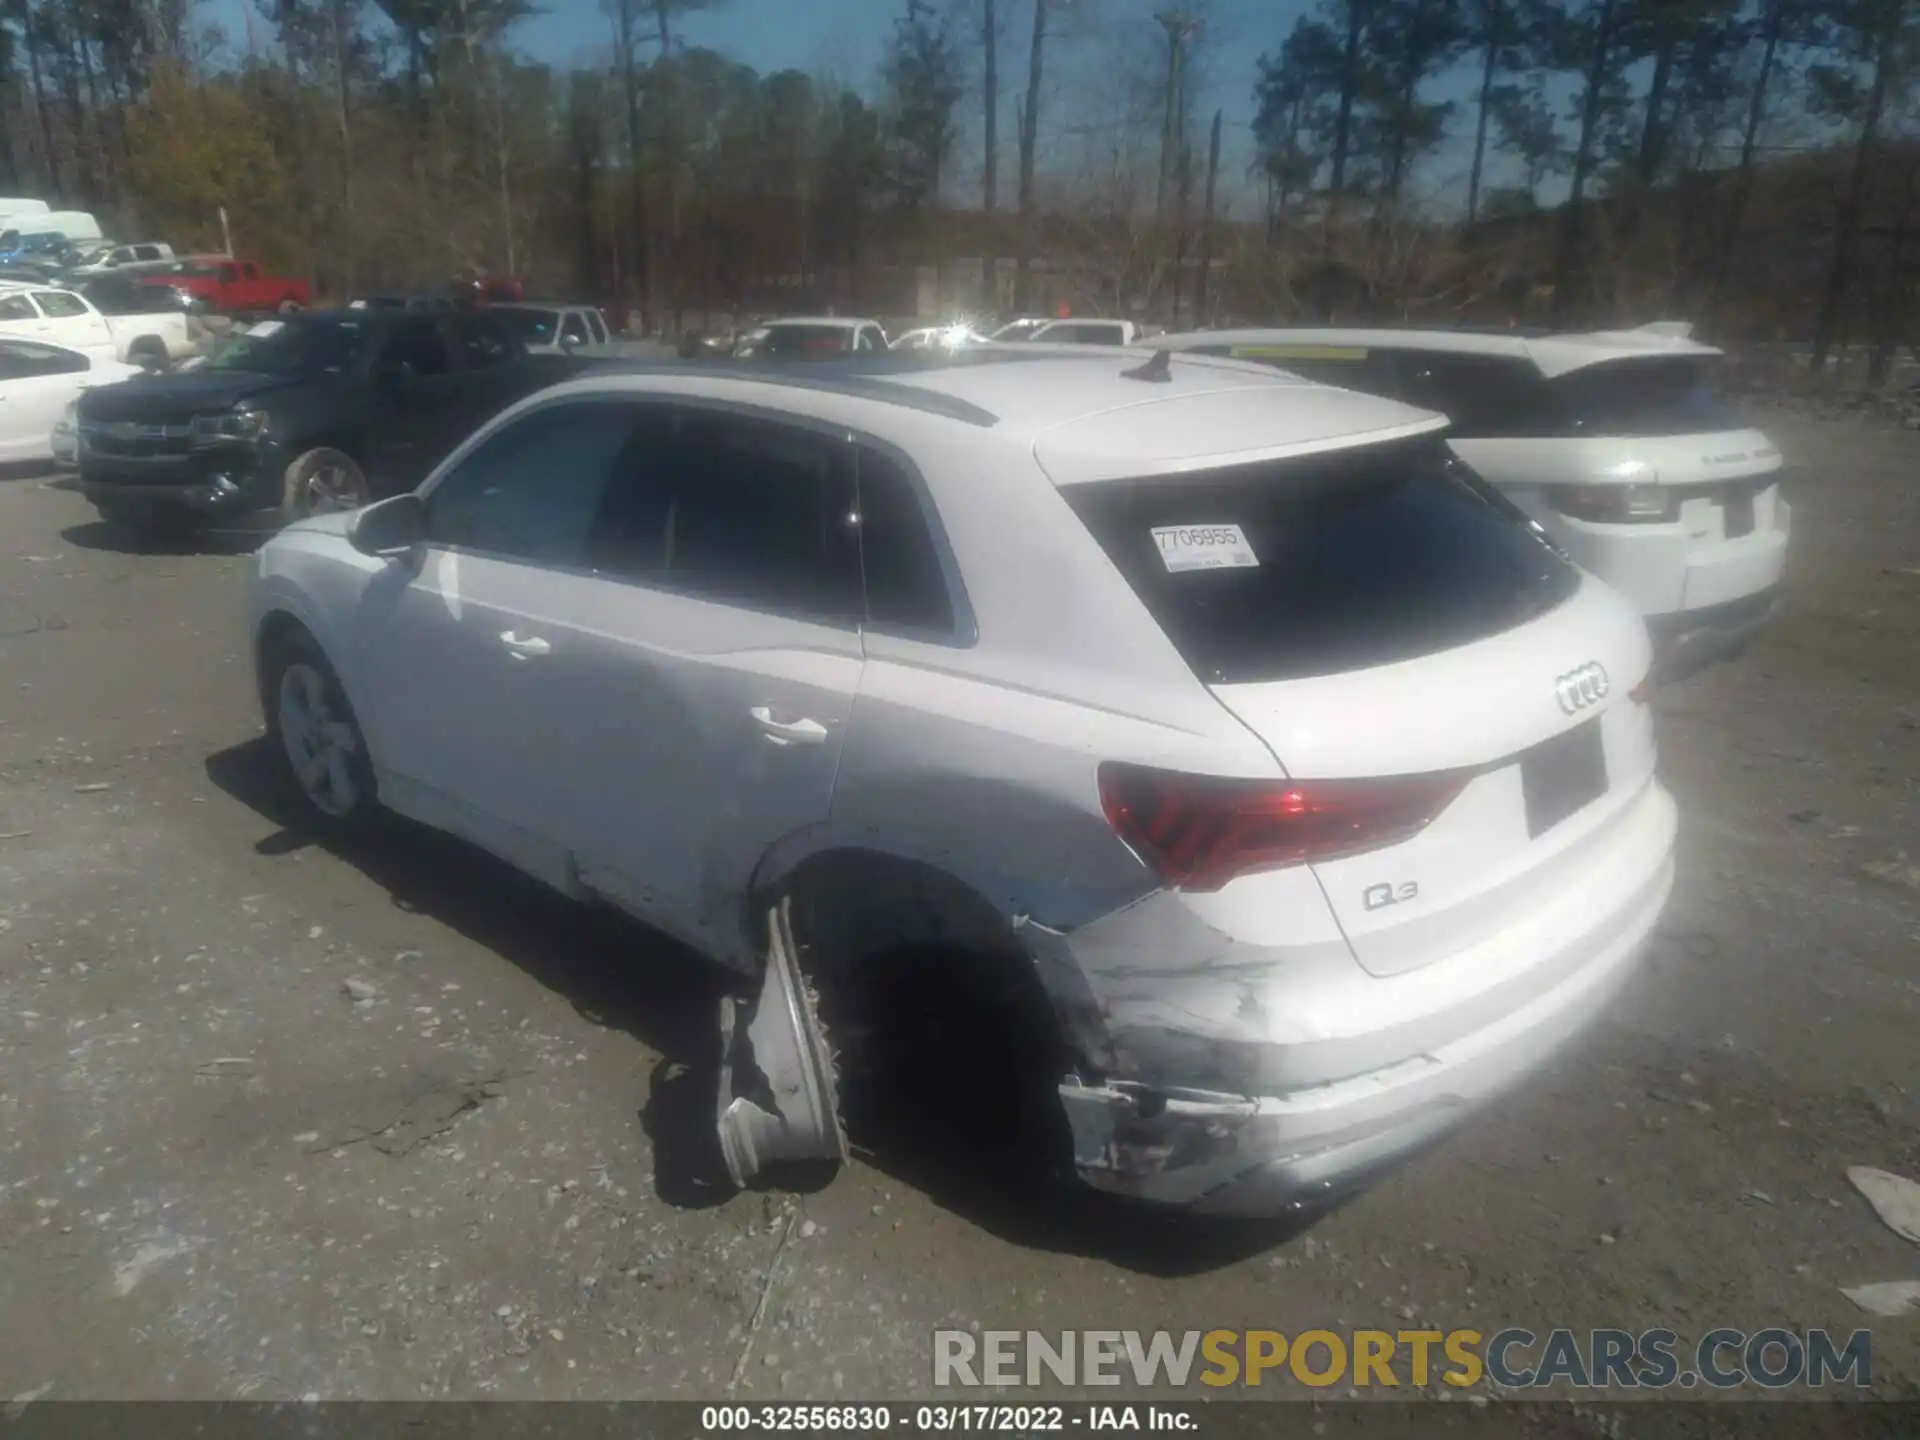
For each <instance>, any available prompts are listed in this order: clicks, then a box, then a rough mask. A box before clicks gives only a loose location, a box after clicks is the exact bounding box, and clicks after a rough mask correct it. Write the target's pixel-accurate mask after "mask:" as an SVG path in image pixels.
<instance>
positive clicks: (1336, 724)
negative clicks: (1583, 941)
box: [1063, 434, 1654, 975]
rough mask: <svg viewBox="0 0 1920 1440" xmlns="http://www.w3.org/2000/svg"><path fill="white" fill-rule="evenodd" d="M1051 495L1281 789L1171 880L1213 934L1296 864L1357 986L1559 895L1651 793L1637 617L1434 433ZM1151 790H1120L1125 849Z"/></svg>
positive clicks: (1265, 918) (1170, 823)
mask: <svg viewBox="0 0 1920 1440" xmlns="http://www.w3.org/2000/svg"><path fill="white" fill-rule="evenodd" d="M1063 493H1064V494H1065V495H1066V497H1067V499H1068V501H1069V503H1070V504H1071V505H1072V506H1073V507H1074V509H1075V510H1076V512H1077V513H1078V514H1079V515H1080V517H1081V519H1082V520H1083V521H1084V522H1085V523H1086V525H1087V526H1088V528H1089V529H1090V530H1091V531H1092V532H1093V534H1094V535H1095V537H1096V538H1097V539H1098V540H1099V542H1100V544H1101V545H1102V547H1103V548H1104V549H1105V550H1106V552H1107V554H1108V556H1109V557H1110V558H1111V559H1112V560H1113V562H1114V564H1115V565H1116V566H1117V567H1118V568H1119V569H1120V571H1121V572H1122V573H1123V574H1124V575H1125V576H1126V578H1127V580H1128V581H1129V583H1130V584H1131V586H1132V588H1133V590H1134V591H1135V593H1136V594H1138V595H1139V597H1140V598H1141V600H1142V601H1143V602H1144V603H1145V605H1146V607H1147V609H1148V610H1149V611H1150V612H1151V613H1152V614H1153V615H1154V617H1155V618H1156V619H1157V620H1158V621H1159V623H1160V625H1161V627H1162V628H1163V629H1164V630H1165V631H1166V633H1167V635H1168V636H1169V638H1171V639H1172V641H1173V642H1174V644H1175V645H1176V646H1177V647H1178V648H1179V649H1180V651H1181V653H1182V654H1183V655H1184V656H1185V658H1186V660H1187V662H1188V663H1189V664H1190V665H1191V666H1192V668H1193V669H1194V671H1195V673H1196V674H1197V675H1198V676H1199V677H1200V678H1201V679H1202V680H1203V681H1204V682H1205V683H1206V684H1207V685H1208V686H1209V687H1210V688H1211V690H1212V691H1213V693H1214V695H1215V696H1217V697H1218V698H1219V700H1220V701H1221V703H1222V704H1224V705H1225V706H1226V707H1227V708H1228V709H1229V710H1230V711H1232V712H1233V714H1235V715H1236V716H1238V717H1239V718H1240V720H1242V721H1243V722H1244V723H1245V724H1246V725H1247V726H1248V727H1249V728H1250V729H1252V730H1253V731H1254V732H1255V733H1256V734H1257V735H1259V736H1260V738H1261V739H1262V740H1263V741H1264V742H1265V743H1266V744H1267V746H1268V748H1269V749H1270V750H1271V751H1272V752H1273V754H1274V756H1275V758H1276V759H1277V760H1278V761H1279V762H1280V764H1281V766H1282V767H1283V768H1284V769H1285V771H1286V774H1287V776H1288V780H1287V782H1286V786H1287V788H1286V790H1285V791H1284V792H1282V793H1274V794H1268V795H1265V796H1261V797H1255V798H1253V799H1251V800H1248V799H1246V798H1244V797H1243V799H1242V800H1241V801H1238V802H1235V803H1237V804H1239V806H1240V808H1239V810H1238V811H1237V812H1236V813H1235V814H1233V815H1231V816H1229V817H1228V818H1227V819H1226V820H1225V821H1224V822H1222V824H1221V826H1220V830H1219V832H1218V834H1217V835H1216V836H1215V837H1214V838H1215V840H1217V841H1218V844H1216V845H1214V846H1213V848H1212V850H1210V851H1209V852H1208V853H1209V854H1211V855H1214V856H1215V859H1217V860H1218V861H1219V863H1215V864H1213V865H1212V868H1211V870H1210V871H1208V870H1207V867H1206V866H1198V867H1190V868H1191V869H1192V870H1193V871H1194V873H1191V874H1190V875H1189V876H1188V877H1187V879H1186V881H1185V882H1184V883H1183V884H1182V888H1183V889H1188V890H1191V891H1194V892H1195V902H1196V903H1198V904H1202V905H1204V906H1205V907H1206V908H1207V914H1208V918H1209V920H1210V922H1211V923H1214V924H1216V925H1218V926H1220V927H1221V928H1223V929H1224V930H1226V931H1227V932H1228V933H1231V934H1234V935H1235V936H1236V938H1239V939H1243V940H1248V941H1252V942H1256V943H1257V942H1259V941H1260V940H1261V939H1262V938H1263V936H1267V935H1270V934H1272V933H1273V932H1275V931H1276V929H1277V928H1278V929H1284V927H1285V926H1286V925H1287V924H1288V923H1289V922H1288V917H1287V916H1285V915H1279V914H1275V913H1272V909H1273V906H1274V905H1275V904H1276V903H1277V902H1278V897H1279V895H1280V893H1281V892H1280V890H1279V888H1278V887H1277V886H1275V885H1273V884H1272V883H1271V882H1272V881H1273V880H1274V879H1275V878H1276V876H1275V875H1274V874H1273V871H1274V870H1275V869H1277V868H1280V867H1282V866H1284V865H1286V864H1288V863H1305V864H1308V865H1310V866H1311V869H1312V873H1313V874H1314V876H1315V878H1316V879H1317V880H1318V882H1319V884H1320V888H1321V889H1322V890H1323V892H1324V893H1325V895H1326V899H1327V901H1328V903H1329V905H1330V906H1331V907H1332V910H1333V912H1334V914H1335V916H1336V917H1337V918H1338V920H1339V923H1340V925H1341V927H1342V929H1343V930H1344V932H1345V934H1346V937H1347V940H1348V942H1349V944H1350V946H1351V947H1352V950H1353V953H1354V956H1355V958H1356V959H1357V960H1358V961H1359V963H1360V964H1361V965H1362V966H1364V967H1365V968H1366V969H1367V970H1368V971H1370V972H1372V973H1374V974H1376V975H1389V974H1397V973H1400V972H1403V971H1406V970H1409V969H1412V968H1414V967H1416V966H1419V965H1422V964H1426V963H1430V962H1432V961H1435V960H1439V959H1442V958H1444V957H1445V956H1447V955H1449V954H1453V953H1455V952H1457V951H1459V950H1461V949H1463V948H1465V947H1467V946H1469V945H1472V944H1474V943H1476V942H1477V941H1479V940H1481V939H1484V938H1486V937H1488V936H1490V935H1492V934H1494V933H1496V932H1498V931H1499V930H1501V929H1504V928H1506V927H1508V926H1510V925H1511V924H1513V923H1514V922H1515V921H1516V920H1518V919H1519V918H1521V917H1522V916H1524V914H1525V913H1526V912H1527V911H1528V910H1529V909H1531V908H1533V907H1535V906H1537V905H1539V904H1540V903H1542V902H1543V901H1544V900H1546V899H1548V898H1551V896H1552V895H1554V894H1556V893H1563V892H1564V888H1565V885H1567V884H1571V883H1574V880H1575V877H1576V876H1577V875H1578V873H1579V871H1580V868H1581V866H1582V865H1583V863H1585V862H1586V861H1587V860H1589V859H1591V858H1592V856H1594V855H1595V854H1597V853H1598V852H1599V850H1600V849H1602V848H1604V846H1605V844H1606V842H1607V832H1608V831H1609V830H1610V829H1611V828H1612V826H1613V822H1614V821H1616V820H1618V819H1619V818H1620V817H1621V816H1622V814H1623V813H1624V812H1625V811H1626V810H1628V809H1629V808H1630V807H1631V804H1632V801H1633V799H1634V798H1635V797H1636V796H1637V795H1638V794H1639V793H1640V792H1641V791H1642V790H1643V789H1644V788H1645V786H1646V785H1647V783H1648V782H1649V780H1650V779H1651V777H1652V772H1653V758H1654V752H1653V743H1652V732H1651V725H1650V723H1649V720H1648V716H1647V714H1646V707H1645V706H1644V705H1642V704H1640V703H1637V702H1636V701H1634V700H1632V699H1630V698H1629V695H1630V692H1632V691H1633V690H1634V688H1635V687H1636V686H1638V685H1639V684H1640V682H1641V681H1642V680H1643V679H1644V677H1645V675H1646V671H1647V668H1648V662H1649V648H1648V643H1647V638H1646V632H1645V629H1644V627H1643V626H1642V624H1641V622H1640V620H1639V618H1638V616H1637V615H1636V614H1635V612H1634V611H1633V610H1632V609H1631V607H1630V606H1628V605H1627V604H1626V602H1625V601H1624V600H1622V599H1621V598H1620V597H1619V596H1618V595H1616V594H1614V593H1613V592H1612V591H1610V590H1608V589H1606V588H1605V587H1604V586H1602V585H1600V584H1599V583H1598V582H1596V581H1594V580H1592V579H1590V578H1587V577H1584V576H1582V575H1581V574H1580V572H1579V571H1577V570H1575V569H1574V568H1573V567H1572V566H1570V565H1568V564H1567V563H1566V562H1565V561H1564V560H1562V559H1561V558H1560V557H1559V556H1558V555H1557V554H1555V553H1554V552H1553V551H1552V550H1551V549H1550V548H1549V547H1548V546H1547V545H1546V544H1545V543H1544V542H1543V541H1542V540H1541V538H1540V537H1539V535H1538V533H1537V532H1536V531H1535V530H1533V529H1532V528H1530V527H1529V526H1528V525H1527V523H1526V522H1525V520H1524V519H1523V518H1522V517H1520V516H1519V515H1518V513H1517V512H1516V511H1515V510H1514V509H1513V508H1512V506H1511V505H1510V504H1508V503H1507V502H1506V501H1505V500H1503V499H1502V498H1501V497H1500V496H1498V495H1497V494H1496V493H1495V492H1493V491H1492V490H1491V489H1490V488H1489V487H1487V486H1486V485H1485V484H1484V483H1483V482H1481V481H1479V480H1478V479H1477V478H1476V477H1475V476H1474V475H1473V474H1472V472H1471V471H1469V470H1468V469H1467V468H1466V467H1465V466H1462V465H1460V464H1459V463H1458V462H1457V461H1453V460H1451V459H1450V458H1449V457H1448V455H1447V453H1446V450H1445V444H1444V440H1443V438H1442V437H1440V436H1438V435H1435V434H1427V435H1423V436H1416V437H1412V438H1406V439H1397V440H1393V441H1390V442H1387V443H1374V444H1369V445H1366V446H1364V447H1359V448H1349V449H1344V450H1340V451H1336V452H1333V453H1331V454H1328V453H1321V454H1318V455H1312V456H1307V457H1301V458H1291V459H1282V460H1278V461H1265V462H1260V463H1255V464H1245V465H1234V466H1229V467H1222V468H1214V469H1207V470H1189V471H1185V472H1183V473H1177V474H1164V473H1163V474H1158V475H1153V476H1150V477H1147V478H1143V479H1138V480H1112V481H1105V480H1103V481H1100V482H1097V483H1088V484H1078V485H1067V486H1064V487H1063ZM1173 788H1176V789H1177V787H1173ZM1268 788H1269V790H1271V789H1272V787H1271V786H1269V787H1268ZM1171 793H1172V789H1168V790H1165V791H1155V790H1154V789H1153V787H1152V786H1151V785H1150V784H1149V785H1147V786H1145V787H1143V788H1137V789H1136V790H1135V791H1134V796H1133V800H1132V802H1131V803H1133V805H1134V808H1135V811H1136V813H1137V815H1138V816H1139V817H1140V818H1141V821H1142V825H1143V831H1142V833H1145V832H1146V830H1149V829H1151V827H1152V825H1153V823H1154V819H1155V816H1154V815H1153V814H1152V813H1151V807H1152V805H1153V804H1154V803H1155V797H1156V795H1161V794H1171ZM1116 803H1128V801H1127V797H1126V796H1120V797H1119V801H1118V802H1116V800H1115V799H1114V798H1112V797H1110V798H1109V805H1110V808H1112V807H1113V806H1114V805H1115V804H1116ZM1179 803H1180V805H1181V806H1183V807H1185V808H1182V809H1181V810H1180V811H1179V813H1178V814H1177V815H1174V814H1172V813H1171V812H1172V806H1171V803H1170V802H1169V804H1168V805H1166V806H1163V811H1164V812H1165V813H1163V814H1162V816H1161V817H1160V818H1161V819H1162V820H1163V821H1165V822H1166V823H1165V825H1163V828H1162V829H1161V831H1159V832H1158V833H1160V834H1163V835H1164V834H1170V833H1172V831H1173V829H1176V828H1178V826H1179V825H1182V824H1186V825H1191V823H1192V816H1193V814H1194V811H1193V809H1192V805H1193V798H1192V795H1191V793H1188V794H1183V795H1181V796H1180V801H1179ZM1303 820H1304V821H1306V822H1309V823H1308V825H1307V828H1306V829H1305V830H1303V829H1302V821H1303ZM1283 822H1284V823H1283ZM1262 826H1265V827H1266V829H1265V830H1264V831H1263V830H1262V828H1261V827H1262ZM1289 827H1290V828H1289ZM1283 828H1289V833H1290V834H1291V835H1292V836H1294V837H1296V838H1297V837H1299V836H1301V835H1303V834H1304V835H1305V837H1306V838H1305V840H1304V842H1303V843H1301V844H1299V845H1297V846H1293V847H1292V848H1289V847H1290V845H1291V844H1292V842H1291V841H1289V842H1287V843H1280V841H1279V840H1278V839H1276V836H1277V835H1278V834H1279V832H1280V831H1281V830H1282V829H1283ZM1263 836H1264V838H1263ZM1263 847H1264V848H1263ZM1236 849H1237V852H1238V853H1237V855H1236V854H1234V853H1230V852H1234V851H1235V850H1236ZM1221 857H1224V858H1221ZM1162 870H1163V873H1166V870H1167V867H1166V866H1165V865H1162ZM1203 872H1204V873H1203Z"/></svg>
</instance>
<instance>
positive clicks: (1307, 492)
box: [1063, 436, 1580, 684]
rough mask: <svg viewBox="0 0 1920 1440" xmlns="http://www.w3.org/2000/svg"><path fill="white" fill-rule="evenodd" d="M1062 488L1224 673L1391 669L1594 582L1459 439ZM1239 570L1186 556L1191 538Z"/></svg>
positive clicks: (1210, 672)
mask: <svg viewBox="0 0 1920 1440" xmlns="http://www.w3.org/2000/svg"><path fill="white" fill-rule="evenodd" d="M1063 493H1064V494H1065V495H1066V497H1067V499H1068V502H1069V503H1070V504H1071V505H1072V506H1073V508H1074V510H1075V511H1076V512H1077V513H1078V514H1079V516H1080V518H1081V520H1082V521H1083V522H1084V523H1085V524H1086V526H1087V528H1088V529H1089V530H1090V531H1091V532H1092V533H1093V535H1094V538H1095V539H1097V540H1098V541H1099V542H1100V546H1101V548H1102V549H1104V550H1105V551H1106V553H1107V556H1108V558H1109V559H1111V560H1112V561H1113V563H1114V566H1115V568H1117V569H1118V570H1119V571H1120V572H1121V574H1122V575H1124V576H1125V577H1126V579H1127V581H1128V583H1129V584H1130V585H1131V586H1132V588H1133V590H1134V592H1135V593H1136V594H1137V595H1139V597H1140V599H1141V601H1142V602H1143V603H1144V604H1145V605H1146V607H1147V609H1148V610H1149V611H1150V612H1151V613H1152V614H1153V616H1154V618H1155V619H1156V620H1157V621H1158V622H1159V623H1160V626H1161V628H1162V629H1163V630H1164V631H1165V632H1166V634H1167V636H1168V638H1169V639H1170V640H1172V641H1173V643H1174V645H1175V646H1176V647H1178V649H1179V650H1180V652H1181V654H1182V655H1183V656H1184V657H1185V658H1186V660H1187V663H1188V664H1189V665H1191V666H1192V667H1193V670H1194V672H1195V674H1197V675H1199V676H1200V678H1201V679H1203V680H1205V681H1206V682H1207V683H1209V684H1237V683H1244V682H1259V681H1274V680H1291V679H1299V678H1304V677H1307V676H1313V675H1330V674H1337V673H1340V672H1343V671H1348V670H1360V669H1365V668H1368V667H1371V666H1376V665H1389V664H1393V663H1395V662H1397V661H1402V660H1410V659H1413V658H1415V657H1417V656H1421V655H1427V654H1431V653H1434V652H1436V651H1441V650H1448V649H1452V648H1454V647H1456V646H1459V645H1465V644H1470V643H1471V642H1473V641H1476V640H1481V639H1485V638H1486V637H1488V636H1491V635H1496V634H1499V633H1501V632H1503V631H1506V630H1511V629H1513V628H1515V627H1516V626H1519V625H1522V624H1525V623H1526V622H1527V621H1529V620H1531V619H1533V618H1534V617H1536V616H1538V615H1541V614H1544V613H1546V612H1547V611H1548V610H1551V609H1553V608H1554V607H1555V606H1557V605H1559V604H1560V603H1561V602H1562V601H1563V600H1565V599H1566V598H1567V597H1568V596H1570V595H1572V594H1573V593H1574V591H1575V590H1577V589H1578V588H1579V584H1580V579H1579V574H1578V572H1577V571H1575V570H1574V569H1573V568H1572V567H1571V566H1570V565H1568V564H1566V563H1565V562H1563V561H1562V560H1560V559H1559V558H1558V557H1557V556H1556V555H1555V554H1554V553H1553V552H1552V551H1551V550H1550V549H1548V547H1547V546H1546V545H1545V544H1544V543H1543V542H1542V541H1541V540H1540V539H1539V538H1538V537H1537V536H1536V535H1534V534H1533V533H1532V532H1531V531H1530V530H1529V529H1528V528H1527V527H1526V525H1525V524H1524V523H1523V521H1522V520H1521V519H1520V518H1519V517H1517V516H1516V515H1515V514H1514V512H1512V511H1511V509H1510V508H1509V507H1506V506H1504V505H1502V504H1500V503H1498V501H1497V499H1496V498H1495V497H1493V496H1492V495H1491V494H1490V493H1489V492H1488V491H1487V490H1486V489H1485V487H1484V486H1480V485H1476V484H1474V483H1471V481H1470V480H1469V479H1467V478H1466V477H1465V476H1464V475H1463V473H1462V471H1461V468H1460V467H1459V466H1458V465H1457V463H1456V462H1453V461H1452V460H1451V458H1450V456H1449V455H1448V453H1447V450H1446V446H1445V443H1444V441H1442V440H1440V439H1438V438H1435V437H1431V436H1423V437H1421V438H1419V439H1417V440H1408V441H1398V442H1395V443H1393V444H1388V445H1373V446H1367V447H1365V448H1358V449H1351V450H1343V451H1339V452H1336V453H1334V454H1331V455H1319V456H1310V457H1306V458H1303V459H1297V460H1280V461H1271V462H1264V463H1261V464H1255V465H1242V466H1232V467H1228V468H1224V469H1220V470H1215V471H1203V472H1193V473H1186V474H1182V475H1179V476H1176V477H1172V478H1167V477H1149V478H1143V479H1140V480H1131V481H1129V480H1121V481H1109V482H1101V483H1097V484H1088V485H1075V486H1071V487H1068V488H1067V489H1066V490H1065V491H1063ZM1202 542H1204V543H1206V544H1209V545H1213V544H1220V545H1225V546H1227V548H1228V549H1230V550H1231V551H1232V552H1233V554H1234V555H1235V557H1236V560H1237V563H1234V564H1229V565H1227V566H1223V567H1221V568H1201V567H1199V566H1193V567H1189V566H1188V565H1187V564H1186V562H1185V560H1184V558H1183V554H1184V553H1186V552H1183V551H1182V548H1181V547H1182V546H1183V545H1189V544H1198V543H1202Z"/></svg>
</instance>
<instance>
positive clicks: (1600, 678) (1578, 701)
mask: <svg viewBox="0 0 1920 1440" xmlns="http://www.w3.org/2000/svg"><path fill="white" fill-rule="evenodd" d="M1553 693H1554V697H1555V698H1556V699H1558V700H1559V702H1560V709H1561V711H1562V712H1563V713H1564V714H1568V715H1573V714H1576V713H1578V712H1579V711H1581V710H1584V709H1586V708H1587V707H1588V706H1589V705H1593V704H1596V703H1597V702H1599V701H1600V700H1601V699H1602V698H1604V697H1605V695H1606V693H1607V667H1606V666H1604V665H1602V664H1601V663H1600V662H1599V661H1598V660H1589V661H1588V662H1587V663H1586V664H1584V665H1582V666H1579V667H1578V668H1577V669H1573V670H1569V671H1568V672H1567V673H1566V674H1564V675H1562V676H1560V677H1559V678H1558V679H1556V680H1555V681H1554V682H1553Z"/></svg>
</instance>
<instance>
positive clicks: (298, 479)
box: [280, 445, 373, 522]
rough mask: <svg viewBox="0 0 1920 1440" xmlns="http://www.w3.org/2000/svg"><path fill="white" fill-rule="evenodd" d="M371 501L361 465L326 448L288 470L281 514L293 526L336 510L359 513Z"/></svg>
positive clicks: (308, 454)
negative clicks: (297, 522)
mask: <svg viewBox="0 0 1920 1440" xmlns="http://www.w3.org/2000/svg"><path fill="white" fill-rule="evenodd" d="M372 498H373V491H372V490H371V488H370V487H369V486H368V484H367V473H366V471H364V470H363V469H361V468H360V462H359V461H357V460H355V459H354V458H353V457H352V456H351V455H349V454H347V452H346V451H344V450H335V449H333V448H332V447H331V446H325V445H323V446H321V447H319V448H318V449H314V450H309V451H307V452H306V454H304V455H301V456H299V457H298V458H297V459H295V460H294V462H293V463H292V464H291V465H289V466H287V473H286V478H285V480H284V481H283V483H282V487H281V499H280V512H281V515H282V517H283V518H284V519H286V520H287V521H289V522H291V521H294V520H304V519H306V518H307V517H308V516H309V515H318V514H323V513H326V512H328V511H333V510H357V509H359V508H360V507H361V506H362V505H365V504H366V503H367V502H368V501H369V500H371V499H372Z"/></svg>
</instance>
